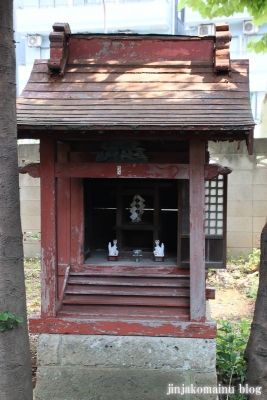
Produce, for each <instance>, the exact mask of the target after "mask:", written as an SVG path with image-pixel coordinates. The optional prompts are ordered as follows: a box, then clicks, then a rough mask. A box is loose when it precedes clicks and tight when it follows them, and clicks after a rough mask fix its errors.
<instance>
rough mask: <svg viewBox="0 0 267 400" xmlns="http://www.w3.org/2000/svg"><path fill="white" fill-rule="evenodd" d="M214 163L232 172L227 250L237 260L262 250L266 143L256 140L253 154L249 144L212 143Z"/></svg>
mask: <svg viewBox="0 0 267 400" xmlns="http://www.w3.org/2000/svg"><path fill="white" fill-rule="evenodd" d="M209 151H210V158H211V160H212V161H214V162H216V163H219V164H221V165H223V166H227V167H230V168H232V169H233V172H232V173H231V174H230V175H229V176H228V201H227V207H228V210H227V215H228V217H227V248H228V249H229V251H230V254H231V255H232V256H234V257H236V256H238V254H239V253H240V252H244V253H246V254H247V253H249V252H251V251H252V249H253V248H254V247H259V246H260V234H261V230H262V228H263V226H264V224H265V221H266V211H267V140H266V139H255V140H254V154H253V155H252V156H249V155H248V153H247V148H246V144H245V143H244V142H242V143H241V144H240V148H239V147H238V143H237V142H232V143H228V142H220V143H214V142H210V143H209Z"/></svg>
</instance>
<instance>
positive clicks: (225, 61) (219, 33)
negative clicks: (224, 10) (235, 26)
mask: <svg viewBox="0 0 267 400" xmlns="http://www.w3.org/2000/svg"><path fill="white" fill-rule="evenodd" d="M215 26H216V42H215V60H214V71H215V73H217V72H225V73H228V74H230V73H231V62H230V41H231V39H232V36H231V34H230V31H229V25H228V23H226V22H224V23H220V24H216V25H215Z"/></svg>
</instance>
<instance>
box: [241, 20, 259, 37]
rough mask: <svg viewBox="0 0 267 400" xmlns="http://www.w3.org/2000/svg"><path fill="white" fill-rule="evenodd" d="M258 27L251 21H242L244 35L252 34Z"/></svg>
mask: <svg viewBox="0 0 267 400" xmlns="http://www.w3.org/2000/svg"><path fill="white" fill-rule="evenodd" d="M258 30H259V28H258V27H257V26H255V25H254V24H253V22H252V21H244V22H243V33H244V35H254V34H255V33H257V32H258Z"/></svg>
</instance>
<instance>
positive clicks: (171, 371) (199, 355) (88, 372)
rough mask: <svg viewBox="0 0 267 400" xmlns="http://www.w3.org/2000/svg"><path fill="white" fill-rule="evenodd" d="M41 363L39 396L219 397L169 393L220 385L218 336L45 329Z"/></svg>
mask: <svg viewBox="0 0 267 400" xmlns="http://www.w3.org/2000/svg"><path fill="white" fill-rule="evenodd" d="M37 363H38V369H37V384H36V389H35V400H49V399H51V400H52V399H53V400H163V399H172V398H173V399H180V398H181V399H185V400H189V399H190V400H201V399H203V400H204V399H205V400H208V399H210V400H211V399H212V400H215V399H216V395H211V394H202V395H201V394H198V393H196V394H193V393H192V394H184V395H179V394H170V395H167V392H168V390H169V389H168V387H169V385H171V384H173V387H180V388H181V389H182V386H183V385H184V387H185V388H189V389H190V391H191V392H192V391H193V389H195V388H196V387H203V386H205V387H216V383H217V379H216V370H215V363H216V349H215V339H189V338H186V339H185V338H169V337H166V338H159V337H144V336H104V335H52V334H42V335H40V339H39V344H38V352H37ZM189 389H188V390H189ZM172 391H173V390H169V392H172Z"/></svg>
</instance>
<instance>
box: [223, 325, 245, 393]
mask: <svg viewBox="0 0 267 400" xmlns="http://www.w3.org/2000/svg"><path fill="white" fill-rule="evenodd" d="M217 323H218V326H219V327H218V330H217V338H216V353H217V361H216V366H217V373H218V378H219V381H220V383H221V384H222V385H224V386H227V387H228V386H230V387H235V394H231V395H229V399H232V400H245V399H247V396H246V395H244V394H240V393H239V392H238V385H239V384H244V382H245V380H246V371H247V364H246V360H245V354H244V353H245V349H246V345H247V341H248V337H249V331H250V322H249V321H248V320H247V319H245V318H243V319H241V320H240V321H239V322H235V323H234V322H231V321H228V320H218V321H217Z"/></svg>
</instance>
